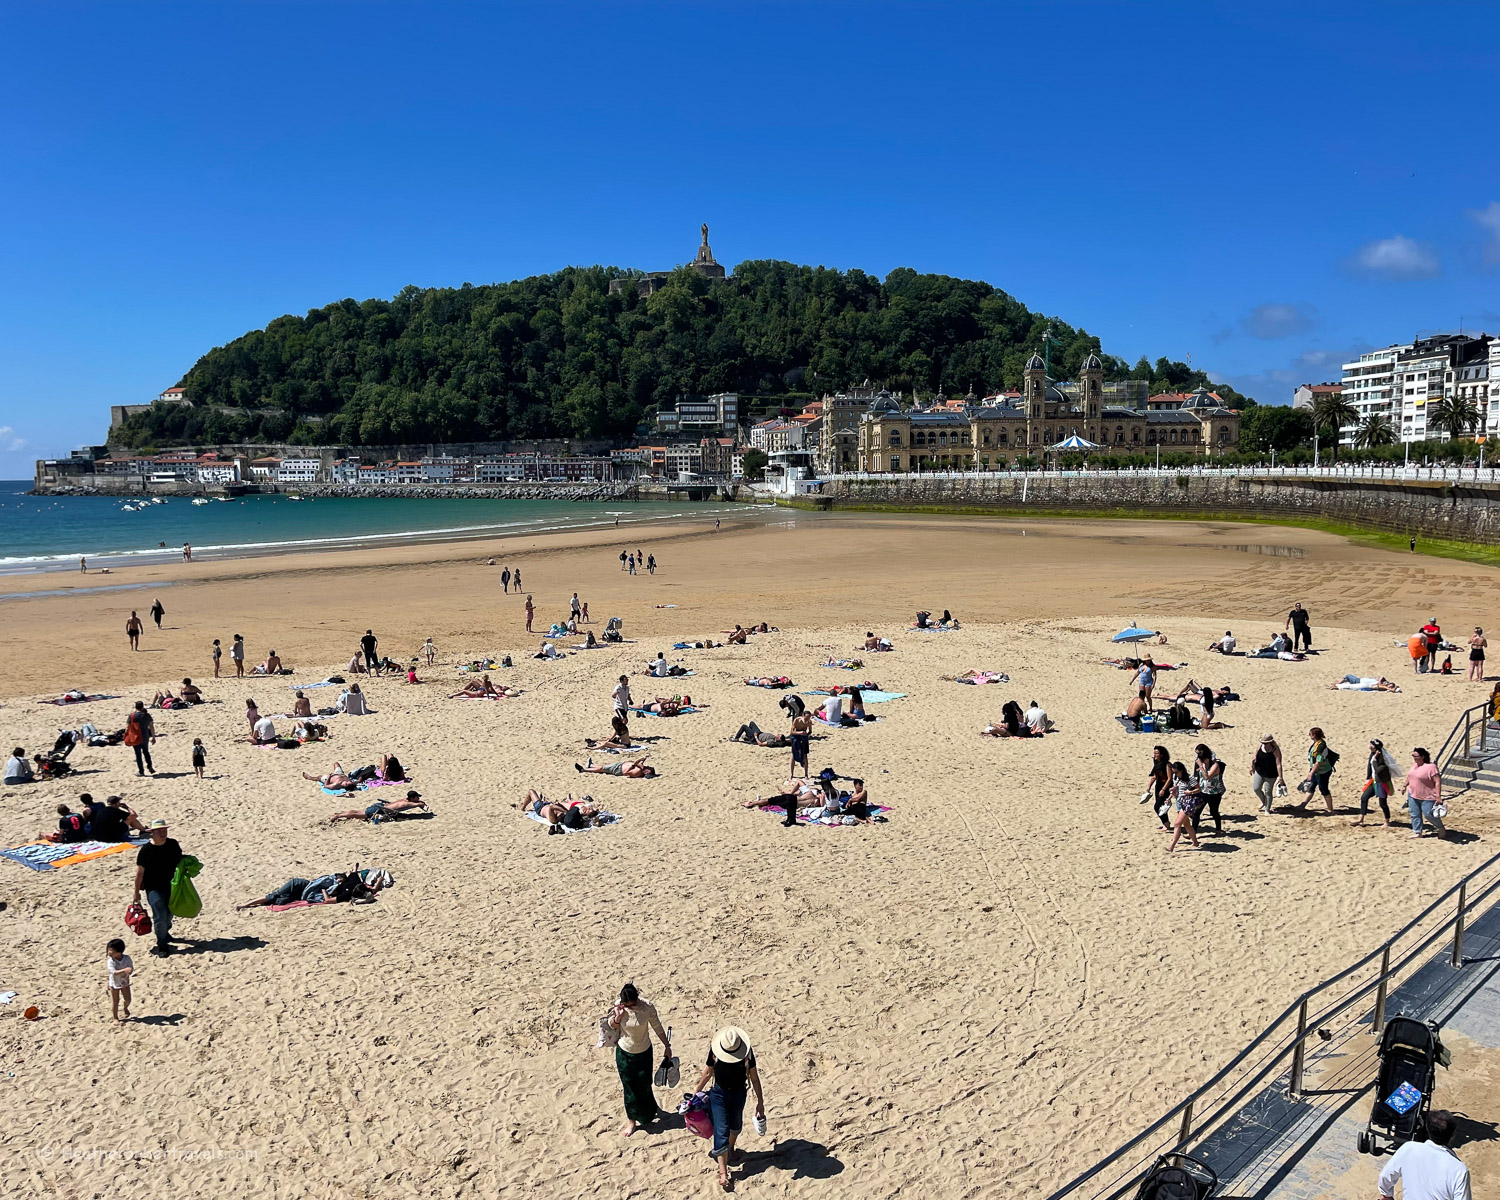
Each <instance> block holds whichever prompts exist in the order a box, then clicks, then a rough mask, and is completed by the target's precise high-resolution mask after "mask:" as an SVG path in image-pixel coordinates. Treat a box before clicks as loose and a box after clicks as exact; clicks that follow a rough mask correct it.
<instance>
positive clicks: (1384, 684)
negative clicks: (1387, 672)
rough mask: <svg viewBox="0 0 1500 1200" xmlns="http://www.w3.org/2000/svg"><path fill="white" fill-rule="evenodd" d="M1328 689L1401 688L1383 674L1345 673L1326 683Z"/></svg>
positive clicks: (1385, 690) (1385, 689) (1369, 689)
mask: <svg viewBox="0 0 1500 1200" xmlns="http://www.w3.org/2000/svg"><path fill="white" fill-rule="evenodd" d="M1328 687H1329V690H1330V691H1340V692H1399V691H1400V690H1401V689H1400V688H1399V687H1397V686H1396V685H1395V684H1394V683H1392V682H1391V681H1390V680H1389V679H1387V678H1386V677H1385V676H1384V675H1381V676H1378V677H1371V676H1369V675H1363V676H1361V675H1345V676H1343V677H1342V678H1340V679H1339V680H1337V681H1336V682H1334V683H1330V684H1329V685H1328Z"/></svg>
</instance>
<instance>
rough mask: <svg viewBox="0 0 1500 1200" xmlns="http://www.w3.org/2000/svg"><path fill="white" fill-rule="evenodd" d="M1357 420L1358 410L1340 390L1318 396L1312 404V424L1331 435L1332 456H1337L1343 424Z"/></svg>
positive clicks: (1350, 423) (1349, 423) (1351, 423)
mask: <svg viewBox="0 0 1500 1200" xmlns="http://www.w3.org/2000/svg"><path fill="white" fill-rule="evenodd" d="M1358 420H1359V410H1358V409H1357V408H1355V407H1354V405H1353V404H1351V403H1350V402H1349V400H1348V399H1347V398H1346V397H1345V396H1344V394H1343V393H1342V392H1335V393H1334V394H1332V395H1329V396H1319V397H1318V399H1317V401H1316V402H1315V403H1314V404H1313V426H1314V428H1316V429H1320V430H1322V431H1323V432H1324V433H1331V434H1332V435H1333V456H1334V458H1337V457H1338V456H1339V435H1340V431H1341V430H1342V429H1343V428H1344V426H1345V425H1353V424H1354V422H1356V421H1358Z"/></svg>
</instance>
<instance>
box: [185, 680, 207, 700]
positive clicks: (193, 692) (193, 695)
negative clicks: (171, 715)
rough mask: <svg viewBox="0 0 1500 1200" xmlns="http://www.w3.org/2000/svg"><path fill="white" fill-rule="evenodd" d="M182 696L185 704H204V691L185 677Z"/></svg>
mask: <svg viewBox="0 0 1500 1200" xmlns="http://www.w3.org/2000/svg"><path fill="white" fill-rule="evenodd" d="M181 698H182V702H183V703H184V704H202V703H203V691H202V689H201V688H199V687H198V685H197V684H195V683H194V682H193V681H192V680H191V679H184V680H183V681H182V696H181Z"/></svg>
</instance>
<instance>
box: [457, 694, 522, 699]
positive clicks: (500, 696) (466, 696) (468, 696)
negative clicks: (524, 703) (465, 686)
mask: <svg viewBox="0 0 1500 1200" xmlns="http://www.w3.org/2000/svg"><path fill="white" fill-rule="evenodd" d="M520 698H521V697H520V694H519V693H518V694H517V695H514V696H507V695H506V694H505V693H504V692H501V693H499V694H498V695H495V696H485V695H481V694H480V693H478V692H459V693H458V695H456V696H449V697H448V699H450V700H519V699H520Z"/></svg>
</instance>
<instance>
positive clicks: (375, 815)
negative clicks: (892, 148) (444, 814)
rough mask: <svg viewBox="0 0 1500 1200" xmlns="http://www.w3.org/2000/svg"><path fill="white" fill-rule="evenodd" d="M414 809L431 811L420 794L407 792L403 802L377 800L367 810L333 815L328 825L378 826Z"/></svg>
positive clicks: (352, 810) (358, 809) (356, 809)
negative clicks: (369, 823) (357, 824)
mask: <svg viewBox="0 0 1500 1200" xmlns="http://www.w3.org/2000/svg"><path fill="white" fill-rule="evenodd" d="M414 808H420V809H425V810H426V811H427V812H431V811H432V809H431V807H429V806H428V804H427V802H426V801H425V800H423V799H422V793H421V792H417V791H409V792H407V793H406V799H405V800H377V801H375V803H374V804H372V805H370V806H369V807H368V808H351V809H349V810H348V811H347V812H337V813H334V814H333V816H331V817H329V818H328V823H329V824H330V825H332V824H334V823H335V822H336V821H369V822H371V823H372V824H376V825H378V824H379V823H380V822H381V821H383V820H385V819H386V818H387V817H391V816H394V815H395V814H396V813H403V812H408V811H410V810H411V809H414Z"/></svg>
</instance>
